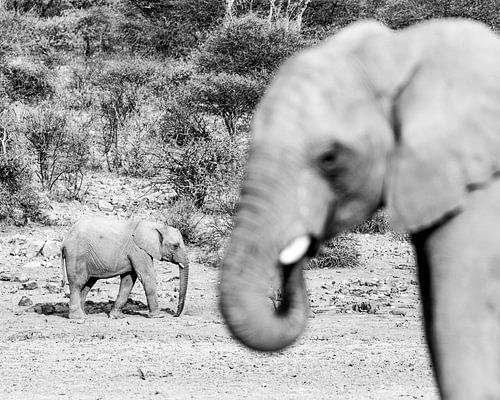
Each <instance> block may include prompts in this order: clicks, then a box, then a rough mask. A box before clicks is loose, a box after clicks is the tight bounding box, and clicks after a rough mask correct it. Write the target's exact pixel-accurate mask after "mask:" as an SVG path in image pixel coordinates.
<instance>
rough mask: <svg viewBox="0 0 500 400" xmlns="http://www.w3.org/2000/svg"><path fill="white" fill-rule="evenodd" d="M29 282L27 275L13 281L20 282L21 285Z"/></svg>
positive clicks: (18, 276) (16, 277) (17, 277)
mask: <svg viewBox="0 0 500 400" xmlns="http://www.w3.org/2000/svg"><path fill="white" fill-rule="evenodd" d="M29 280H30V278H29V277H28V276H26V275H17V276H15V277H14V279H13V281H14V282H20V283H25V282H28V281H29Z"/></svg>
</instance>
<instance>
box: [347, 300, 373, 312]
mask: <svg viewBox="0 0 500 400" xmlns="http://www.w3.org/2000/svg"><path fill="white" fill-rule="evenodd" d="M352 309H353V311H357V312H364V313H367V314H375V313H376V312H377V311H378V310H379V306H378V305H372V304H370V303H368V302H367V301H362V302H361V303H357V304H353V305H352Z"/></svg>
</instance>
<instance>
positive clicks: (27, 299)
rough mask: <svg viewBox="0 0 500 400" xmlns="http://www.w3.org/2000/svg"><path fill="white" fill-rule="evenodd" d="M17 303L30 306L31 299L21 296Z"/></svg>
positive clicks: (31, 303)
mask: <svg viewBox="0 0 500 400" xmlns="http://www.w3.org/2000/svg"><path fill="white" fill-rule="evenodd" d="M17 305H18V306H21V307H26V306H32V305H33V301H31V299H30V298H29V297H28V296H23V297H21V300H19V303H18V304H17Z"/></svg>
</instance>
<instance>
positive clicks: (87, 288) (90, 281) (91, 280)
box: [80, 276, 98, 313]
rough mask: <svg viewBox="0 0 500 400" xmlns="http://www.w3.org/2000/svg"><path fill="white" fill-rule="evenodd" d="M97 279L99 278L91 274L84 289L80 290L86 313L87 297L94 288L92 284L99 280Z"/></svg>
mask: <svg viewBox="0 0 500 400" xmlns="http://www.w3.org/2000/svg"><path fill="white" fill-rule="evenodd" d="M97 279H98V278H94V277H93V276H91V277H90V278H89V279H88V280H87V283H86V284H85V285H84V286H83V288H82V290H81V291H80V303H81V307H82V310H83V312H84V313H85V299H86V298H87V295H88V294H89V292H90V289H92V286H94V285H95V283H96V282H97Z"/></svg>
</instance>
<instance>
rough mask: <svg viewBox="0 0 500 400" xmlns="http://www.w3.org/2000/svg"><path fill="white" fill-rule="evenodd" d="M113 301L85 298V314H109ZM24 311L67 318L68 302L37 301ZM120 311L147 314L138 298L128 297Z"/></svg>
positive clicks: (166, 311)
mask: <svg viewBox="0 0 500 400" xmlns="http://www.w3.org/2000/svg"><path fill="white" fill-rule="evenodd" d="M113 304H114V301H113V300H109V301H100V302H94V301H92V300H87V301H86V302H85V313H86V314H87V315H91V314H101V313H105V314H108V315H109V312H110V311H111V308H112V307H113ZM161 311H164V312H165V313H167V314H171V315H174V314H175V312H174V311H173V310H170V309H168V308H164V309H162V310H161ZM26 312H34V313H37V314H41V315H55V316H59V317H62V318H67V317H68V313H69V303H68V302H59V303H37V304H34V305H32V306H31V307H29V308H27V309H26ZM122 312H123V313H124V314H127V315H138V316H142V317H147V316H148V306H147V305H146V304H144V303H143V302H142V301H140V300H133V299H128V300H127V303H126V304H125V306H123V309H122Z"/></svg>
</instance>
